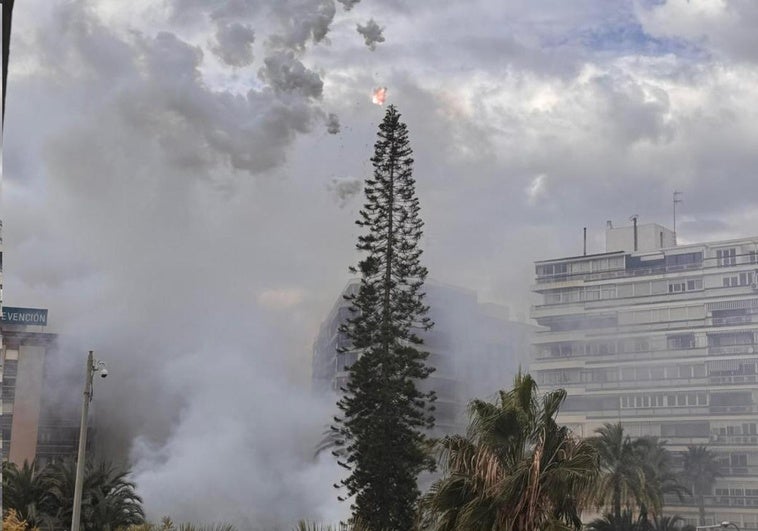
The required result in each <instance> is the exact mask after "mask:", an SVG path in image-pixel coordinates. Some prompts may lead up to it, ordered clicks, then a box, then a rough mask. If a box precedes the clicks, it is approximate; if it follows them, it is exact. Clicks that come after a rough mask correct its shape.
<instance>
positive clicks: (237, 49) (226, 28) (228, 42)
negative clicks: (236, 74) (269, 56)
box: [212, 22, 255, 67]
mask: <svg viewBox="0 0 758 531" xmlns="http://www.w3.org/2000/svg"><path fill="white" fill-rule="evenodd" d="M253 42H255V32H254V31H253V28H251V27H250V26H249V25H246V24H240V23H239V22H231V23H223V22H222V23H219V24H217V26H216V44H215V45H214V46H213V48H212V50H213V53H215V54H216V55H217V56H218V57H219V59H221V60H222V61H224V62H225V63H226V64H228V65H229V66H238V67H240V66H248V65H249V64H250V63H252V62H253Z"/></svg>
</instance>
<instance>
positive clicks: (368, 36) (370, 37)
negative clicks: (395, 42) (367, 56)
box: [356, 18, 384, 51]
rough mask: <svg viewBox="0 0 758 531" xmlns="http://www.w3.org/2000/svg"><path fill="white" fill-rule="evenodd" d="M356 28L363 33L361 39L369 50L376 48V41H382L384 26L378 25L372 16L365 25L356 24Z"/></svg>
mask: <svg viewBox="0 0 758 531" xmlns="http://www.w3.org/2000/svg"><path fill="white" fill-rule="evenodd" d="M356 30H357V31H358V33H360V34H361V35H363V40H364V41H365V42H366V46H368V47H369V49H370V50H371V51H374V50H376V45H377V44H378V43H380V42H384V35H382V32H383V31H384V28H382V27H380V26H379V24H377V23H376V21H375V20H374V19H373V18H372V19H370V20H369V21H368V22H366V25H365V26H362V25H360V24H357V25H356Z"/></svg>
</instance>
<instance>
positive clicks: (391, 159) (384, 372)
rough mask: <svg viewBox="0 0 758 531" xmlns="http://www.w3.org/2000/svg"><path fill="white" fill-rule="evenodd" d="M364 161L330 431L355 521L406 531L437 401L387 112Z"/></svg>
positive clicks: (400, 135) (414, 226) (403, 146)
mask: <svg viewBox="0 0 758 531" xmlns="http://www.w3.org/2000/svg"><path fill="white" fill-rule="evenodd" d="M374 148H375V151H374V156H373V157H372V158H371V162H372V164H373V168H374V173H373V178H370V179H367V180H366V183H365V188H364V190H365V195H366V203H365V204H364V206H363V209H362V210H361V211H360V218H359V219H358V221H357V222H356V223H357V224H358V225H359V226H360V227H362V228H363V229H364V233H363V234H362V235H360V236H359V238H358V243H357V245H356V247H357V248H358V250H359V251H361V252H362V253H363V255H364V256H363V259H362V260H361V261H360V262H359V263H358V267H357V268H351V271H352V272H354V273H358V274H359V275H360V285H359V286H358V290H357V293H354V294H351V295H347V296H346V298H347V299H348V301H349V303H350V306H349V307H350V312H351V315H350V317H349V318H348V319H347V322H346V323H345V324H344V325H343V326H342V328H341V332H342V333H344V334H345V336H346V337H347V338H348V340H349V342H350V348H351V349H352V350H355V351H357V352H358V353H359V356H358V359H357V361H356V362H355V363H354V364H353V365H352V366H351V367H350V369H349V382H348V383H347V385H346V388H345V389H344V392H345V394H344V396H343V398H342V399H341V400H340V401H339V402H338V407H339V408H340V410H341V411H342V416H341V418H339V417H338V418H336V424H335V426H334V427H333V430H334V431H335V434H336V435H337V436H336V438H335V439H336V444H337V446H339V447H340V448H339V450H338V451H336V452H334V453H335V455H338V456H340V457H341V459H340V460H339V461H338V462H339V463H340V464H341V465H342V466H344V467H345V468H347V469H348V470H349V476H348V477H347V478H346V479H344V480H343V481H342V486H344V487H345V488H346V489H347V493H348V495H349V496H355V502H354V504H353V506H352V509H353V513H354V516H355V517H356V518H358V519H360V520H362V521H363V522H365V523H366V525H367V526H368V527H369V528H370V529H375V530H380V529H410V528H411V526H412V522H413V519H414V515H415V505H416V501H417V499H418V496H419V491H418V487H417V482H416V478H417V476H418V474H419V472H421V471H422V470H424V469H427V468H432V467H433V466H434V462H433V459H432V458H431V457H430V456H429V455H428V453H427V452H426V451H425V450H424V446H425V443H426V436H425V435H424V432H423V430H425V429H430V428H432V427H433V424H434V417H433V414H432V411H433V407H432V406H431V405H430V404H431V402H432V401H433V400H434V393H433V392H432V393H424V392H421V391H419V389H418V388H417V382H418V381H419V380H423V379H424V378H426V377H427V376H428V375H429V374H430V373H431V371H432V369H431V368H429V367H427V366H426V365H425V360H426V358H427V356H428V353H427V352H424V351H423V350H422V348H421V345H422V343H423V341H422V339H421V337H420V331H422V330H428V329H429V328H431V326H432V323H431V321H430V320H429V319H428V318H427V317H426V316H425V315H426V313H427V311H428V307H427V306H425V304H424V301H423V299H424V293H423V283H424V279H425V278H426V276H427V270H426V268H425V267H423V266H422V265H421V262H420V256H421V253H422V251H421V249H420V248H419V247H418V242H419V239H420V238H421V235H422V227H423V222H422V221H421V218H420V217H419V211H420V207H419V201H418V198H417V197H416V191H415V181H414V179H413V159H412V157H411V155H412V150H411V148H410V145H409V140H408V131H407V127H406V125H405V124H404V123H402V122H401V121H400V114H399V113H398V112H397V110H396V109H395V107H394V106H390V107H389V108H388V109H387V112H386V115H385V117H384V120H383V121H382V123H381V124H380V126H379V133H378V140H377V142H376V144H375V146H374Z"/></svg>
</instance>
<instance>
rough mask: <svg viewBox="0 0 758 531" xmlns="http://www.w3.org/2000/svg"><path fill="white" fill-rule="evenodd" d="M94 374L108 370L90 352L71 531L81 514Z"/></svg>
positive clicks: (101, 374) (77, 458)
mask: <svg viewBox="0 0 758 531" xmlns="http://www.w3.org/2000/svg"><path fill="white" fill-rule="evenodd" d="M96 372H99V373H100V376H101V377H102V378H105V377H106V376H108V370H107V369H106V368H105V363H104V362H102V361H99V360H96V359H95V357H94V354H93V352H92V351H91V350H90V351H89V355H88V356H87V369H86V376H85V379H84V403H83V404H82V421H81V424H80V425H79V453H78V454H77V457H76V483H75V486H74V507H73V514H72V516H71V531H79V521H80V519H81V513H82V485H83V483H84V460H85V457H84V454H85V452H86V449H87V415H88V414H89V403H90V402H91V401H92V377H93V376H94V375H95V373H96Z"/></svg>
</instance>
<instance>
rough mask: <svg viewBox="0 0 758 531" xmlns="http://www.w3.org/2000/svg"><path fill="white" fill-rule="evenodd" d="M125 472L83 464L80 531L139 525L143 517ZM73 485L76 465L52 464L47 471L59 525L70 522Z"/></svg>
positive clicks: (63, 462) (110, 467) (133, 486)
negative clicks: (49, 471) (49, 475)
mask: <svg viewBox="0 0 758 531" xmlns="http://www.w3.org/2000/svg"><path fill="white" fill-rule="evenodd" d="M128 475H129V472H128V471H125V470H121V469H120V468H117V467H115V466H113V465H112V464H110V463H107V462H101V463H98V464H94V465H93V464H90V463H87V465H86V466H85V472H84V482H83V488H82V521H81V524H82V528H83V529H84V530H85V531H112V530H115V529H117V528H119V527H126V526H129V525H133V524H136V525H138V524H142V523H144V521H145V514H144V511H143V510H142V499H141V498H140V497H139V496H138V495H137V494H136V493H135V485H134V483H133V482H131V481H129V480H128V479H127V477H128ZM75 481H76V463H75V462H74V461H72V460H66V461H62V462H60V463H55V464H54V465H52V468H51V479H50V494H51V496H52V498H53V500H54V501H53V505H54V507H55V509H56V511H55V516H56V518H57V520H58V521H59V522H61V523H63V525H66V524H67V523H69V522H71V511H72V506H73V500H74V485H75Z"/></svg>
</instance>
